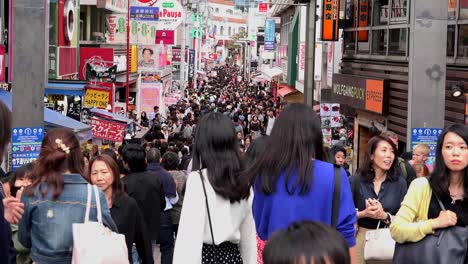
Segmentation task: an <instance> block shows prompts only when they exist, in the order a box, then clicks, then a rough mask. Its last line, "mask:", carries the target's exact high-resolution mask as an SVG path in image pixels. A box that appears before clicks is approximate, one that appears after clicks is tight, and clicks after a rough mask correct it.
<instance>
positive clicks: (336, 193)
mask: <svg viewBox="0 0 468 264" xmlns="http://www.w3.org/2000/svg"><path fill="white" fill-rule="evenodd" d="M333 169H334V180H335V189H334V190H333V204H332V223H331V225H332V227H333V228H335V229H336V225H337V223H338V214H339V211H340V196H341V167H340V166H338V165H336V164H334V165H333Z"/></svg>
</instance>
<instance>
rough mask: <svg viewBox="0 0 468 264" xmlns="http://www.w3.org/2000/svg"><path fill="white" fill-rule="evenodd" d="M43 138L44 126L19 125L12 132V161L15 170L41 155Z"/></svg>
mask: <svg viewBox="0 0 468 264" xmlns="http://www.w3.org/2000/svg"><path fill="white" fill-rule="evenodd" d="M42 139H44V128H43V127H18V128H13V129H12V133H11V163H12V170H13V171H15V170H16V169H18V168H19V167H21V166H22V165H24V164H28V163H30V162H33V161H35V160H36V159H37V157H39V153H40V151H41V144H42Z"/></svg>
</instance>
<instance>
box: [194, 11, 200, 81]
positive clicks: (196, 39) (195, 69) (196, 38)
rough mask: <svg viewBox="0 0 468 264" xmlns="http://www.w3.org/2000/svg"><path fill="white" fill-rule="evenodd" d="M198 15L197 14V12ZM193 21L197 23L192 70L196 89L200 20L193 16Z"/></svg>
mask: <svg viewBox="0 0 468 264" xmlns="http://www.w3.org/2000/svg"><path fill="white" fill-rule="evenodd" d="M198 7H199V5H198V3H197V13H198ZM197 15H198V14H197ZM195 23H197V24H196V25H194V26H196V27H197V33H196V34H195V62H194V66H193V67H194V70H193V89H194V90H197V85H198V83H197V79H198V78H197V76H198V74H197V69H198V46H199V44H198V30H200V22H199V21H198V17H196V18H195Z"/></svg>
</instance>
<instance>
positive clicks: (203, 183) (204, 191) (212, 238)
mask: <svg viewBox="0 0 468 264" xmlns="http://www.w3.org/2000/svg"><path fill="white" fill-rule="evenodd" d="M198 171H199V172H200V181H201V182H202V186H203V193H204V194H205V203H206V211H207V212H208V223H209V224H210V233H211V241H212V243H213V248H214V250H215V252H214V259H215V263H217V261H216V244H215V241H214V234H213V225H212V223H211V214H210V207H209V206H208V195H207V194H206V187H205V181H204V179H203V173H202V170H201V169H199V170H198Z"/></svg>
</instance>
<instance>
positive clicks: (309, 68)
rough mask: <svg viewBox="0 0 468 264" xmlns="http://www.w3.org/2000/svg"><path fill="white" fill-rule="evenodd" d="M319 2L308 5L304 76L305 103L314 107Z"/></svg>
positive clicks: (313, 0) (311, 0)
mask: <svg viewBox="0 0 468 264" xmlns="http://www.w3.org/2000/svg"><path fill="white" fill-rule="evenodd" d="M316 2H317V0H310V2H309V3H308V5H307V32H306V53H305V56H306V64H305V69H304V71H305V76H304V98H305V100H304V103H305V104H306V105H308V106H310V107H313V106H314V89H315V87H314V66H315V16H316V14H315V13H316Z"/></svg>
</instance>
